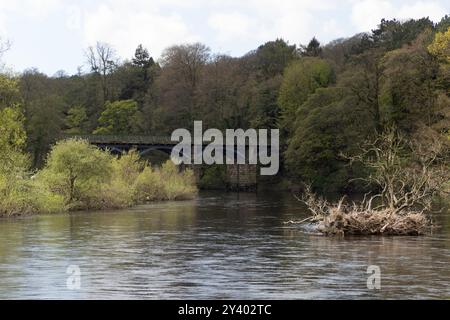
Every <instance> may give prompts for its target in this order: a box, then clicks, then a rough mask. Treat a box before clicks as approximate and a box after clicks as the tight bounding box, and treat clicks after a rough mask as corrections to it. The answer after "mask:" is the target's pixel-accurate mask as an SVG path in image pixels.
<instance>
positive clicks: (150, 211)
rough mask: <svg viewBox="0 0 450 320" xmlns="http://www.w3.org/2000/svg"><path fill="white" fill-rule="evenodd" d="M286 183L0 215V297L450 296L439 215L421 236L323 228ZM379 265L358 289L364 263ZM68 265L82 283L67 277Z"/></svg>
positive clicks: (447, 249)
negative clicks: (308, 221)
mask: <svg viewBox="0 0 450 320" xmlns="http://www.w3.org/2000/svg"><path fill="white" fill-rule="evenodd" d="M305 216H306V212H305V209H304V208H302V207H301V206H300V205H299V203H298V202H297V201H296V200H295V199H294V198H293V197H292V196H291V195H289V194H274V193H269V194H267V193H265V194H258V195H254V194H240V195H238V194H231V193H230V194H225V195H224V194H221V193H204V194H201V195H200V196H199V197H198V199H196V200H195V201H186V202H164V203H155V204H151V205H146V206H141V207H137V208H133V209H128V210H122V211H114V212H89V213H76V214H71V215H69V214H61V215H42V216H33V217H25V218H19V219H1V220H0V299H13V298H15V299H61V298H67V299H113V298H114V299H213V298H214V299H348V298H350V299H396V298H404V299H418V298H450V268H449V262H450V227H449V225H450V221H449V220H450V219H448V218H447V215H441V216H439V217H437V220H438V221H439V223H440V225H441V226H442V228H440V229H439V230H438V231H436V232H435V233H434V234H432V235H428V236H424V237H356V238H355V237H353V238H344V239H341V238H327V237H322V236H317V235H314V234H309V233H307V232H303V231H302V230H298V229H296V228H293V227H289V226H286V225H285V224H284V223H283V222H285V221H288V220H293V219H301V218H302V217H305ZM369 265H376V266H379V267H380V268H381V273H382V277H381V279H382V280H381V286H382V287H381V290H376V291H372V290H368V288H367V277H368V276H369V275H368V274H367V268H368V266H369ZM69 266H77V267H78V268H79V269H80V271H81V278H80V279H81V287H80V289H78V290H70V289H69V288H68V287H67V279H68V277H69V275H68V274H67V273H66V271H67V268H68V267H69Z"/></svg>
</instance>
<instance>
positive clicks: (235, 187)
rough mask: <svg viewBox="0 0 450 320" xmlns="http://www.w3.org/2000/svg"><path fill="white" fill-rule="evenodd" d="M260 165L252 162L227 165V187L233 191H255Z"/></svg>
mask: <svg viewBox="0 0 450 320" xmlns="http://www.w3.org/2000/svg"><path fill="white" fill-rule="evenodd" d="M257 170H258V166H256V165H250V164H232V165H227V188H228V190H231V191H245V192H255V191H256V189H257V184H258V179H257Z"/></svg>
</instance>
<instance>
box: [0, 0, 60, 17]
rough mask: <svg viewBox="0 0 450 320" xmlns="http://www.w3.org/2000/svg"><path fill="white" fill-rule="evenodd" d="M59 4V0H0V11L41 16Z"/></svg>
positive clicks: (44, 15)
mask: <svg viewBox="0 0 450 320" xmlns="http://www.w3.org/2000/svg"><path fill="white" fill-rule="evenodd" d="M61 5H63V3H62V1H61V0H14V1H12V0H0V12H3V13H9V14H23V15H26V16H28V17H35V18H36V17H38V18H43V17H46V16H47V15H48V14H50V13H52V12H55V11H56V10H57V9H58V8H60V6H61Z"/></svg>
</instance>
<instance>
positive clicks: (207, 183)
mask: <svg viewBox="0 0 450 320" xmlns="http://www.w3.org/2000/svg"><path fill="white" fill-rule="evenodd" d="M225 174H226V172H225V166H219V165H215V166H210V167H208V168H206V170H205V172H204V174H203V176H202V178H201V179H200V188H201V189H207V190H223V189H225V186H226V178H225V176H226V175H225Z"/></svg>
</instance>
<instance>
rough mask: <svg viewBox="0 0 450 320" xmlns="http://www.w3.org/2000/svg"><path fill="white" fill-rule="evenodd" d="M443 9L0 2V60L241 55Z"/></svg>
mask: <svg viewBox="0 0 450 320" xmlns="http://www.w3.org/2000/svg"><path fill="white" fill-rule="evenodd" d="M449 13H450V1H448V0H430V1H425V0H342V1H336V0H220V1H219V0H127V1H125V0H97V1H96V0H0V37H1V38H2V39H8V40H9V41H10V43H11V49H10V50H9V51H8V52H7V53H6V54H4V56H3V57H2V63H3V64H6V65H7V67H8V68H11V69H13V70H15V71H17V72H21V71H23V70H25V69H28V68H31V67H35V68H38V69H39V70H40V71H42V72H45V73H47V74H48V75H53V74H55V73H56V72H57V71H60V70H64V71H66V72H67V73H68V74H74V73H76V72H77V70H78V68H79V67H82V68H83V70H84V71H87V70H86V69H87V67H86V61H85V60H86V59H85V55H84V52H85V50H86V48H87V47H88V46H90V45H93V44H95V43H96V42H97V41H101V42H106V43H108V44H110V45H112V46H113V47H114V48H115V49H116V51H117V53H118V55H119V56H120V57H121V59H122V60H124V59H130V58H131V57H132V56H133V54H134V51H135V49H136V47H137V46H138V45H139V44H141V43H142V44H143V45H144V46H145V47H147V48H148V50H149V52H150V54H151V55H152V56H153V57H154V58H156V59H158V58H159V57H160V55H161V53H162V52H163V50H164V49H165V48H167V47H169V46H171V45H175V44H181V43H189V42H202V43H204V44H206V45H207V46H209V47H210V48H211V50H212V52H215V53H222V54H229V55H232V56H241V55H243V54H245V53H247V52H249V51H250V50H253V49H256V48H257V47H258V46H259V45H261V44H263V43H265V42H267V41H270V40H274V39H276V38H283V39H285V40H286V41H289V43H291V44H297V45H298V44H300V43H302V44H307V43H308V41H309V40H310V39H311V38H312V37H313V36H315V37H317V38H318V39H319V40H320V41H321V42H322V43H327V42H329V41H331V40H334V39H336V38H342V37H349V36H352V35H354V34H356V33H359V32H365V31H370V30H372V29H374V28H375V27H376V26H377V24H378V23H379V21H380V20H381V18H389V19H390V18H397V19H401V20H404V19H409V18H421V17H424V16H425V17H427V16H428V17H429V18H430V19H431V20H433V21H435V22H438V21H439V20H440V19H441V18H442V17H443V16H444V15H445V14H449Z"/></svg>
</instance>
